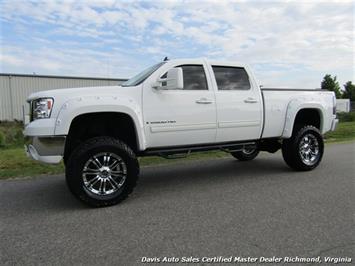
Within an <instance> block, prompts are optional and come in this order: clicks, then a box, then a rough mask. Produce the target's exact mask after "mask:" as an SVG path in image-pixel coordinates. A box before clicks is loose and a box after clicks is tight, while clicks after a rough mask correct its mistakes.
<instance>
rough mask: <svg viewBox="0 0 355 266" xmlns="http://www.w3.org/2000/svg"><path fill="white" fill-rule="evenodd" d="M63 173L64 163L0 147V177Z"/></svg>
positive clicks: (150, 160)
mask: <svg viewBox="0 0 355 266" xmlns="http://www.w3.org/2000/svg"><path fill="white" fill-rule="evenodd" d="M226 156H229V154H227V153H225V152H222V151H210V152H201V153H200V152H198V153H193V154H191V155H190V156H188V157H186V158H181V159H174V160H172V159H163V158H160V157H155V156H152V157H142V158H139V162H140V165H141V166H147V165H159V164H169V163H179V162H184V161H190V160H201V159H206V158H221V157H226ZM61 173H64V165H63V163H60V164H58V165H50V164H44V163H40V162H36V161H33V160H32V159H30V158H28V157H27V156H26V154H25V151H24V149H23V148H9V149H0V179H6V178H12V177H31V176H37V175H52V174H61Z"/></svg>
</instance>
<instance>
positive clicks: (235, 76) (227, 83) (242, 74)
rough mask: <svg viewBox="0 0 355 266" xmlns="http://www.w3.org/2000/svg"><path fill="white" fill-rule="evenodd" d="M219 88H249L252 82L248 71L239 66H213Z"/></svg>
mask: <svg viewBox="0 0 355 266" xmlns="http://www.w3.org/2000/svg"><path fill="white" fill-rule="evenodd" d="M212 68H213V72H214V75H215V77H216V81H217V86H218V90H249V89H250V83H249V77H248V74H247V72H246V71H245V69H244V68H239V67H222V66H213V67H212Z"/></svg>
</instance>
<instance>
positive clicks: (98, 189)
mask: <svg viewBox="0 0 355 266" xmlns="http://www.w3.org/2000/svg"><path fill="white" fill-rule="evenodd" d="M138 174H139V165H138V161H137V158H136V156H135V154H134V152H133V151H132V150H131V148H130V147H129V146H127V145H126V144H125V143H123V142H121V141H119V140H116V139H114V138H110V137H96V138H93V139H90V140H88V141H86V142H85V143H83V144H82V145H80V146H79V147H78V148H77V149H76V150H75V151H74V152H73V153H72V154H71V156H70V158H69V159H68V161H67V165H66V181H67V184H68V187H69V189H70V191H71V192H72V193H73V194H74V195H75V196H76V197H77V198H78V199H79V200H81V201H83V202H85V203H86V204H88V205H90V206H94V207H103V206H110V205H114V204H117V203H119V202H121V201H122V200H124V199H125V198H126V197H127V196H128V195H129V194H130V193H131V192H132V191H133V188H134V187H135V185H136V182H137V179H138Z"/></svg>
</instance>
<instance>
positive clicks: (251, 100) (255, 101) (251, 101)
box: [244, 97, 258, 103]
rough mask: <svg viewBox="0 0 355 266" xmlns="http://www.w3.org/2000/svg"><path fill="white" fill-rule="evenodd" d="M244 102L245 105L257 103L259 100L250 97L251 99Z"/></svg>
mask: <svg viewBox="0 0 355 266" xmlns="http://www.w3.org/2000/svg"><path fill="white" fill-rule="evenodd" d="M244 102H245V103H257V102H258V100H257V99H254V98H251V97H249V98H246V99H245V100H244Z"/></svg>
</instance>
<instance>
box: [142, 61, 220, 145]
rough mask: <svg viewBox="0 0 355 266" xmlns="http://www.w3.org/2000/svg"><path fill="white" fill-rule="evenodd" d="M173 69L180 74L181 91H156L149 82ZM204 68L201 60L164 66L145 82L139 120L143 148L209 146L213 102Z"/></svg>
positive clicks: (213, 128) (213, 134) (213, 132)
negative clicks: (181, 79)
mask: <svg viewBox="0 0 355 266" xmlns="http://www.w3.org/2000/svg"><path fill="white" fill-rule="evenodd" d="M173 67H181V68H182V70H183V79H184V82H183V83H184V85H183V89H169V90H167V89H164V88H160V89H156V88H153V87H152V82H153V83H154V82H156V81H157V79H159V78H162V77H165V75H166V72H167V71H168V70H169V69H170V68H173ZM206 70H207V66H206V64H205V63H204V62H203V61H202V60H201V61H197V60H193V61H191V62H189V61H188V62H185V61H184V62H183V64H177V63H174V64H172V63H170V62H168V63H166V64H165V66H164V67H162V68H161V69H159V70H158V71H157V73H154V74H153V75H152V77H151V78H150V82H145V83H144V87H143V112H144V113H143V118H144V126H145V128H144V130H145V135H146V142H147V145H146V147H147V148H155V147H171V146H182V145H191V144H201V143H212V142H214V141H215V137H216V100H215V95H214V91H213V89H212V83H211V79H210V77H209V76H208V75H207V73H208V72H207V71H206Z"/></svg>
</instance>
